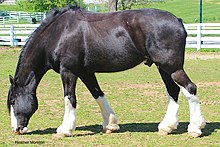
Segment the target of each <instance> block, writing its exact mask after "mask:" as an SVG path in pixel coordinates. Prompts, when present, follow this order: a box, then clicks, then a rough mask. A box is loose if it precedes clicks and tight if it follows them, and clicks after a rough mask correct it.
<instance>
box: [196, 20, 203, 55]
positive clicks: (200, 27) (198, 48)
mask: <svg viewBox="0 0 220 147" xmlns="http://www.w3.org/2000/svg"><path fill="white" fill-rule="evenodd" d="M201 30H202V25H201V23H198V25H197V51H199V50H200V49H201V37H202V36H201V32H202V31H201Z"/></svg>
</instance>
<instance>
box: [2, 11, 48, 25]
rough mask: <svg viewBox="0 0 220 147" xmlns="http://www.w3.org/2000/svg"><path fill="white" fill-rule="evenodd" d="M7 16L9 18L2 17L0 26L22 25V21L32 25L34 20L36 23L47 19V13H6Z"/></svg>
mask: <svg viewBox="0 0 220 147" xmlns="http://www.w3.org/2000/svg"><path fill="white" fill-rule="evenodd" d="M5 14H7V16H2V17H0V24H15V23H20V21H21V20H26V21H27V22H28V23H31V22H32V19H33V18H35V19H36V21H42V20H44V19H45V18H46V13H42V12H20V11H6V12H5Z"/></svg>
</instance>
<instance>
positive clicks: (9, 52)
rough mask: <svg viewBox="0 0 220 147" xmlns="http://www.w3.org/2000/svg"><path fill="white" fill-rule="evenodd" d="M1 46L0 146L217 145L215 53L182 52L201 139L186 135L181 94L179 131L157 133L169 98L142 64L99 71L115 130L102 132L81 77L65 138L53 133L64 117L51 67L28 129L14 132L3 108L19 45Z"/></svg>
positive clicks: (218, 60) (219, 61) (218, 59)
mask: <svg viewBox="0 0 220 147" xmlns="http://www.w3.org/2000/svg"><path fill="white" fill-rule="evenodd" d="M0 48H1V49H0V83H1V84H0V106H1V107H0V112H1V117H0V129H1V131H0V146H1V145H3V146H4V145H8V146H24V145H27V146H30V145H32V146H35V145H43V146H201V147H204V146H220V140H219V136H220V117H219V116H220V111H219V110H220V97H219V94H220V74H219V73H220V68H219V67H220V53H219V52H217V53H199V52H198V53H195V52H187V54H186V62H185V70H186V71H187V73H188V74H189V76H190V77H191V79H192V80H193V81H194V82H195V83H197V86H198V88H199V89H198V93H199V96H200V100H201V107H202V110H203V113H204V116H205V118H206V121H207V126H206V128H205V129H204V130H203V132H204V135H203V136H202V137H201V138H191V137H189V136H188V135H187V125H188V122H189V108H188V103H187V100H186V99H185V97H183V95H182V94H181V95H180V98H179V103H180V111H179V121H180V123H179V127H178V130H177V131H176V132H174V133H173V134H171V135H168V136H159V135H158V134H157V131H158V130H157V125H158V123H159V122H160V121H161V120H162V119H163V116H164V114H165V112H166V107H167V97H166V93H165V88H164V85H163V83H162V80H161V78H160V76H159V74H158V72H157V70H156V67H155V66H152V67H151V68H149V67H147V66H145V65H143V64H141V65H139V66H137V67H135V68H133V69H131V70H128V71H126V72H119V73H112V74H97V77H98V80H99V82H100V85H101V87H102V89H103V90H104V92H105V93H106V95H107V96H108V98H109V101H110V103H111V106H112V107H113V108H114V109H115V112H116V114H117V116H118V118H119V125H120V127H121V130H120V131H119V132H117V133H113V134H104V133H102V127H101V125H100V124H101V123H102V118H101V114H100V110H99V107H98V105H97V104H96V102H95V100H94V99H93V98H92V96H91V95H90V93H89V92H88V90H87V89H86V88H85V86H84V85H83V84H82V82H81V81H80V80H79V81H78V85H77V99H78V105H77V128H76V131H75V132H74V134H75V136H74V137H66V138H63V137H60V136H57V135H56V134H55V131H56V128H57V127H58V126H59V125H60V124H61V122H62V119H63V112H64V98H63V89H62V86H61V85H62V84H61V80H60V77H59V75H58V74H56V73H55V72H53V71H49V72H48V73H47V74H46V75H45V76H44V78H43V79H42V81H41V83H40V85H39V87H38V90H37V95H38V102H39V109H38V110H37V112H36V113H35V114H34V115H33V117H32V119H31V121H30V124H29V132H28V134H26V135H14V134H12V132H11V128H10V117H9V115H8V112H7V108H6V99H7V93H8V89H9V80H8V75H9V74H11V75H13V74H14V71H15V68H16V64H17V60H18V56H19V53H20V48H5V47H0Z"/></svg>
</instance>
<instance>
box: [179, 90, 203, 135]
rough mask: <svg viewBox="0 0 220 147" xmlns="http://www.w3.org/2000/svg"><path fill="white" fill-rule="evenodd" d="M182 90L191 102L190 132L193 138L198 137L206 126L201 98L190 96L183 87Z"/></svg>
mask: <svg viewBox="0 0 220 147" xmlns="http://www.w3.org/2000/svg"><path fill="white" fill-rule="evenodd" d="M181 90H182V92H183V94H184V95H185V96H186V98H187V99H188V102H189V108H190V124H189V126H188V132H189V134H190V135H191V136H193V137H198V136H200V135H201V134H202V132H201V129H202V128H204V127H205V125H206V122H205V119H204V117H203V115H202V111H201V108H200V102H199V98H198V96H197V95H192V94H190V93H189V92H188V91H187V90H186V89H185V88H184V87H181Z"/></svg>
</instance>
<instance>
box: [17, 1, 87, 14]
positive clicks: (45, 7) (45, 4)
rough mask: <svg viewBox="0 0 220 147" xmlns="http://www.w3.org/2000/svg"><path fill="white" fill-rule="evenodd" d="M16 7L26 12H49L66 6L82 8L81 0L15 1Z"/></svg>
mask: <svg viewBox="0 0 220 147" xmlns="http://www.w3.org/2000/svg"><path fill="white" fill-rule="evenodd" d="M16 3H17V5H19V6H20V7H22V8H23V9H24V10H26V11H35V12H49V11H51V10H52V9H55V8H61V7H65V6H67V5H78V6H81V7H82V6H83V5H84V3H83V2H82V0H17V1H16Z"/></svg>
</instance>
